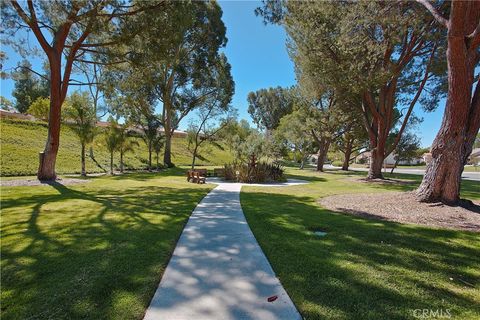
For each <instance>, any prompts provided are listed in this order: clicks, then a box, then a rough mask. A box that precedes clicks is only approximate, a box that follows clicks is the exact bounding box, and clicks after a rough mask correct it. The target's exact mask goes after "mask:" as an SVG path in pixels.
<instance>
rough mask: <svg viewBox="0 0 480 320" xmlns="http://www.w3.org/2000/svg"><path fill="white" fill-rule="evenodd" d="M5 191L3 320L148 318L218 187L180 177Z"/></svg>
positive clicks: (128, 178)
mask: <svg viewBox="0 0 480 320" xmlns="http://www.w3.org/2000/svg"><path fill="white" fill-rule="evenodd" d="M90 180H91V181H90V182H88V183H86V184H81V185H72V186H63V185H61V184H56V185H53V186H36V187H9V188H6V187H2V189H1V193H2V195H1V202H2V226H1V237H2V242H1V251H2V259H1V267H2V273H1V277H2V292H1V297H2V319H140V318H141V317H142V315H143V313H144V311H145V310H146V308H147V306H148V303H149V301H150V299H151V297H152V296H153V293H154V291H155V289H156V286H157V285H158V282H159V280H160V277H161V275H162V273H163V270H164V268H165V267H166V265H167V263H168V260H169V258H170V255H171V253H172V251H173V249H174V247H175V244H176V242H177V239H178V237H179V235H180V233H181V231H182V229H183V226H184V225H185V223H186V221H187V219H188V217H189V215H190V213H191V212H192V210H193V209H194V207H195V206H196V204H197V203H198V202H199V201H200V200H201V199H202V197H203V196H205V194H206V193H207V192H208V191H209V190H210V189H211V187H212V186H210V185H197V184H191V183H186V182H185V179H184V177H183V175H181V173H180V172H179V171H178V170H168V171H166V172H163V173H161V174H129V175H124V176H116V177H102V178H95V179H90Z"/></svg>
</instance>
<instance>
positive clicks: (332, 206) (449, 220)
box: [319, 192, 480, 232]
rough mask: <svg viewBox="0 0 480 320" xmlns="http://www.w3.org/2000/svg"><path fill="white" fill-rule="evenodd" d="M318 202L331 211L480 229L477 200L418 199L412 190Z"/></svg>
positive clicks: (423, 223)
mask: <svg viewBox="0 0 480 320" xmlns="http://www.w3.org/2000/svg"><path fill="white" fill-rule="evenodd" d="M319 203H320V204H321V205H322V206H323V207H325V208H327V209H329V210H333V211H339V212H344V213H348V214H353V215H357V216H362V217H367V218H374V219H380V220H388V221H394V222H400V223H414V224H420V225H426V226H433V227H441V228H449V229H458V230H467V231H476V232H480V201H476V202H473V203H472V204H470V205H469V206H468V208H467V207H461V206H456V207H452V206H447V205H444V204H442V203H421V202H418V201H417V200H416V199H415V195H414V194H413V193H411V192H386V193H374V194H371V193H361V194H341V195H335V196H329V197H325V198H322V199H320V200H319Z"/></svg>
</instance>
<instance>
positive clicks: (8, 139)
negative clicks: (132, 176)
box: [0, 119, 233, 176]
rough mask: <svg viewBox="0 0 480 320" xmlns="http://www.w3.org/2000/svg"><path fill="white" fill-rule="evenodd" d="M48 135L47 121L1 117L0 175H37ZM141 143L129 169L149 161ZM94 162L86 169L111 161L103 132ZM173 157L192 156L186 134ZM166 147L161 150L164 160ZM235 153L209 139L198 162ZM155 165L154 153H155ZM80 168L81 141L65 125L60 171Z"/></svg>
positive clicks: (179, 161)
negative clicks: (40, 154)
mask: <svg viewBox="0 0 480 320" xmlns="http://www.w3.org/2000/svg"><path fill="white" fill-rule="evenodd" d="M46 137H47V126H46V123H42V122H31V121H18V120H8V119H2V120H1V126H0V144H1V161H0V175H2V176H18V175H35V174H36V171H37V169H38V153H39V152H40V151H42V150H43V148H44V146H45V141H46ZM136 139H137V140H138V143H139V147H136V150H135V152H134V153H127V154H126V155H125V157H124V161H125V166H126V168H127V169H142V168H146V167H147V164H148V151H147V147H146V145H145V142H144V141H143V140H142V139H140V138H136ZM92 146H93V151H94V156H95V159H96V161H97V163H95V162H94V161H92V159H91V158H90V157H89V156H88V154H89V152H88V151H87V158H86V160H87V162H86V166H87V171H88V172H104V171H106V170H108V168H109V165H110V154H109V153H108V151H107V149H106V147H105V143H104V136H103V134H100V135H98V136H97V137H96V138H95V141H94V142H93V144H92ZM172 156H173V157H172V158H173V162H174V163H175V164H176V165H188V164H190V163H191V160H192V157H191V154H190V152H189V151H188V148H187V140H186V139H185V138H173V141H172ZM162 157H163V151H162V152H161V153H160V163H162V159H163V158H162ZM119 159H120V155H119V154H118V153H116V154H115V160H114V161H115V167H116V168H118V167H119ZM232 159H233V158H232V155H231V154H230V152H228V150H227V149H226V148H224V147H223V146H222V145H213V144H209V143H208V142H206V143H205V144H202V146H201V148H200V155H199V157H198V159H197V164H198V165H202V164H207V165H212V164H213V165H223V164H224V163H227V162H231V161H232ZM153 164H154V165H155V155H153ZM79 172H80V144H79V142H78V138H77V137H76V136H75V134H74V132H73V131H72V130H71V129H70V128H69V127H67V126H62V132H61V136H60V149H59V152H58V157H57V173H59V174H65V173H79Z"/></svg>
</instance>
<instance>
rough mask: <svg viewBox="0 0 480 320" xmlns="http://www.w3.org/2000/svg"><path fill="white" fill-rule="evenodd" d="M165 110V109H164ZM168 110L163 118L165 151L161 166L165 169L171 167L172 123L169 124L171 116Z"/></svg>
mask: <svg viewBox="0 0 480 320" xmlns="http://www.w3.org/2000/svg"><path fill="white" fill-rule="evenodd" d="M166 108H167V107H166ZM170 113H171V112H170V108H168V109H167V110H165V117H164V121H163V122H164V130H165V151H164V154H163V164H164V165H165V167H167V168H171V167H173V163H172V132H171V130H172V123H171V119H172V117H171V115H170Z"/></svg>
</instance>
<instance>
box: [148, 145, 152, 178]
mask: <svg viewBox="0 0 480 320" xmlns="http://www.w3.org/2000/svg"><path fill="white" fill-rule="evenodd" d="M148 171H152V141H148Z"/></svg>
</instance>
